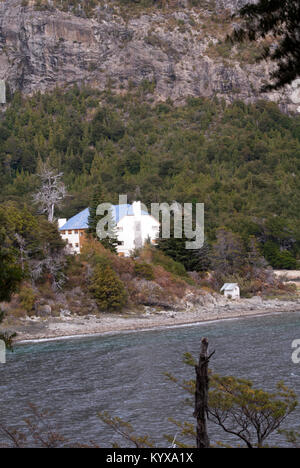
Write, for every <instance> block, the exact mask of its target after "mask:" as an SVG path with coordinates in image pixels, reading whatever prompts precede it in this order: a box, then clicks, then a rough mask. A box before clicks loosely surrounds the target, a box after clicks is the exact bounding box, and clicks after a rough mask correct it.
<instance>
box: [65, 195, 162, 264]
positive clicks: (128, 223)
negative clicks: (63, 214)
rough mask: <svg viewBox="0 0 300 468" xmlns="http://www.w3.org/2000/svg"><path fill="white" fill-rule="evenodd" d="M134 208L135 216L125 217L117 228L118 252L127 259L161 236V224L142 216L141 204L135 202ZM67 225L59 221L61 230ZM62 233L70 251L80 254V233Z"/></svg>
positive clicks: (69, 231) (151, 218)
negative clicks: (137, 249)
mask: <svg viewBox="0 0 300 468" xmlns="http://www.w3.org/2000/svg"><path fill="white" fill-rule="evenodd" d="M132 208H133V214H132V215H126V216H123V218H121V219H120V220H119V222H118V223H117V227H116V233H117V238H118V241H119V242H121V244H120V245H118V246H117V252H118V254H120V255H124V256H125V257H128V256H129V255H130V254H131V252H132V251H133V250H134V249H136V248H140V247H142V246H143V245H144V244H145V242H146V240H147V239H148V238H150V241H151V242H152V243H154V242H155V239H156V238H157V237H158V235H159V222H158V221H157V220H156V219H155V218H154V217H153V216H151V215H147V214H142V205H141V202H133V204H132ZM65 223H66V220H65V219H59V220H58V226H59V227H60V228H61V227H63V225H64V224H65ZM60 233H61V237H62V239H64V240H66V241H67V243H68V246H69V249H70V251H71V252H73V253H80V231H79V230H74V229H72V230H66V231H60Z"/></svg>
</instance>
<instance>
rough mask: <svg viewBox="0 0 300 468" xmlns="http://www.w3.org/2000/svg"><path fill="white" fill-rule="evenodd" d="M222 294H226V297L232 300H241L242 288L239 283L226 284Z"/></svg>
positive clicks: (221, 290)
mask: <svg viewBox="0 0 300 468" xmlns="http://www.w3.org/2000/svg"><path fill="white" fill-rule="evenodd" d="M220 292H224V296H225V297H228V298H230V299H239V298H240V288H239V285H238V284H237V283H225V284H223V286H222V288H221V289H220Z"/></svg>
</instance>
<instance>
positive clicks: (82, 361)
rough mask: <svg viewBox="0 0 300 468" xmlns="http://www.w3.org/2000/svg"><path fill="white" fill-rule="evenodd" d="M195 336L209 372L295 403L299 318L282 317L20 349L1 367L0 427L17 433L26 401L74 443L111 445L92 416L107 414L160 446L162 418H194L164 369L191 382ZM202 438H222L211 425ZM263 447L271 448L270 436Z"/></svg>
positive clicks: (299, 378)
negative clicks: (285, 391) (188, 358)
mask: <svg viewBox="0 0 300 468" xmlns="http://www.w3.org/2000/svg"><path fill="white" fill-rule="evenodd" d="M202 336H207V337H208V338H209V342H210V348H211V350H212V349H215V350H216V353H215V355H214V356H213V358H212V360H211V368H212V370H213V371H215V372H218V373H220V374H223V375H235V376H238V377H242V378H247V379H252V380H253V381H254V383H255V385H256V386H259V387H263V388H264V389H266V390H272V389H274V388H275V385H276V382H278V381H279V380H284V381H285V383H286V384H287V385H289V386H290V387H292V388H293V389H294V390H295V391H296V392H297V393H298V395H299V400H300V364H298V365H296V364H293V362H292V360H291V354H292V348H291V343H292V341H293V340H295V339H300V314H299V313H288V314H287V313H285V314H278V315H269V316H264V317H262V316H261V317H248V318H243V319H237V320H226V321H217V322H210V323H204V324H200V325H193V326H185V327H179V328H170V329H163V330H155V331H139V332H136V333H123V334H116V335H102V336H97V337H89V338H80V339H69V340H61V341H50V342H40V343H34V344H23V345H18V346H17V347H16V349H15V352H14V353H9V354H8V356H7V364H6V365H0V376H1V381H0V390H1V393H0V395H1V396H0V398H1V405H0V408H1V415H0V422H1V423H4V424H8V425H10V426H14V427H20V426H21V425H22V421H23V419H24V418H25V417H26V416H27V415H28V414H29V412H28V409H27V405H28V403H29V402H30V403H34V404H35V405H37V406H38V407H39V408H40V409H42V410H44V409H50V410H51V412H53V415H51V416H49V420H50V422H52V423H55V426H56V429H57V430H58V431H59V432H60V433H62V434H63V435H65V436H66V437H67V438H68V439H70V440H71V441H72V442H82V443H89V442H90V441H91V440H92V441H94V442H95V443H96V444H98V445H99V446H102V447H111V445H112V442H114V441H117V442H121V439H120V438H119V437H118V436H117V435H115V434H114V433H113V432H112V431H111V430H110V429H109V428H107V427H106V426H105V425H104V424H103V423H102V422H101V420H100V419H99V418H98V416H97V413H98V412H99V411H104V410H106V411H108V412H110V413H111V414H112V415H113V416H119V417H121V418H123V419H124V420H126V421H128V422H130V423H131V424H132V425H133V426H134V428H135V429H136V432H137V433H138V434H149V436H150V437H152V439H154V441H155V443H156V444H157V446H160V447H166V446H168V443H167V442H166V441H165V439H164V437H163V436H164V434H170V435H175V433H176V428H175V427H174V425H173V424H172V423H171V422H170V421H169V419H168V418H170V417H172V418H175V419H178V420H189V421H191V422H194V420H193V418H192V416H191V414H192V408H191V407H189V406H188V405H187V404H186V401H185V400H186V397H187V395H186V394H184V392H183V391H182V390H180V389H179V388H177V387H176V386H175V385H174V384H173V383H171V382H170V381H168V380H167V379H166V378H165V377H164V372H171V373H173V374H174V375H175V376H176V377H179V378H182V379H183V378H187V379H188V378H193V377H194V370H193V368H192V367H188V366H186V365H185V364H183V360H182V356H183V354H184V353H185V352H190V353H192V354H193V355H194V356H195V357H197V354H198V351H199V346H200V340H201V337H202ZM299 416H300V410H299V408H298V409H297V410H296V411H295V413H294V414H293V415H291V416H290V418H289V420H288V426H289V427H292V428H296V427H299V426H300V417H299ZM210 436H211V439H212V440H220V441H222V442H228V441H229V440H230V439H229V438H228V436H227V435H226V434H224V433H223V432H222V431H220V430H219V429H216V427H215V426H213V427H210ZM2 440H3V439H2ZM270 441H271V442H278V438H277V436H275V437H273V438H272V439H270ZM123 446H126V443H123Z"/></svg>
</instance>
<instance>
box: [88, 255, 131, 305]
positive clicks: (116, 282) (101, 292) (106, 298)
mask: <svg viewBox="0 0 300 468" xmlns="http://www.w3.org/2000/svg"><path fill="white" fill-rule="evenodd" d="M90 292H91V293H92V295H93V296H94V298H95V300H96V302H97V304H98V306H99V308H100V309H101V310H104V311H109V310H121V309H122V308H123V307H124V306H125V305H126V302H127V293H126V290H125V287H124V284H123V282H122V281H121V280H120V279H119V277H118V276H117V274H116V273H115V272H114V270H112V268H111V267H110V266H108V265H106V266H105V265H101V264H98V265H97V266H96V267H95V271H94V274H93V276H92V279H91V285H90Z"/></svg>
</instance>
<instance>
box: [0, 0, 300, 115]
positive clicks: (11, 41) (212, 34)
mask: <svg viewBox="0 0 300 468" xmlns="http://www.w3.org/2000/svg"><path fill="white" fill-rule="evenodd" d="M202 3H203V5H204V6H203V8H200V7H197V8H194V9H191V8H188V7H186V6H184V4H182V7H178V8H177V9H176V10H174V9H173V10H171V9H170V10H166V11H162V10H154V9H152V10H146V12H147V14H145V13H140V14H135V15H127V18H126V17H125V16H124V15H123V16H122V13H121V12H120V11H118V9H117V8H116V6H115V4H112V3H111V2H108V3H107V4H106V5H103V6H101V7H100V6H99V7H98V8H97V10H96V11H95V15H94V17H93V18H84V17H78V16H75V15H73V14H71V13H66V12H62V11H60V10H56V9H54V8H52V9H50V10H49V9H47V10H43V11H38V10H36V7H35V6H34V3H33V0H31V3H30V2H29V4H28V5H27V6H22V5H24V2H22V0H4V1H3V0H2V1H1V0H0V80H1V79H4V80H5V81H6V82H7V83H8V84H9V86H10V88H11V89H12V90H16V89H20V90H22V92H24V93H27V94H31V93H33V92H35V91H38V90H39V91H42V92H45V91H46V90H48V89H51V88H53V87H55V86H61V85H72V84H74V83H78V84H83V83H85V84H88V85H90V86H93V87H96V88H99V89H103V88H105V87H106V86H107V85H109V86H111V87H113V88H115V89H116V90H117V91H119V92H123V90H125V89H127V88H128V87H132V86H138V85H141V84H143V86H145V87H146V88H147V87H149V89H150V88H151V90H152V91H153V93H154V97H155V99H157V100H158V99H162V100H165V99H167V98H168V97H170V98H171V99H173V100H176V101H179V102H180V101H181V100H183V99H184V98H185V97H186V96H189V95H190V96H207V97H210V96H214V95H216V96H218V97H224V98H225V99H226V100H227V101H232V100H234V99H242V100H244V101H245V102H253V101H254V100H255V99H258V98H259V99H261V98H262V97H264V98H267V99H270V100H273V101H277V102H279V103H280V105H281V107H282V108H283V109H284V110H292V111H295V110H297V107H298V106H299V105H300V97H298V94H297V90H296V92H295V89H292V88H291V89H287V90H285V91H284V92H275V93H272V94H268V95H265V96H262V95H261V94H260V93H259V89H260V86H261V84H262V83H263V81H264V80H265V79H266V77H267V73H268V65H266V64H260V65H257V64H256V63H255V62H254V60H250V61H249V60H248V58H247V59H246V60H245V58H243V57H242V56H241V54H240V53H238V51H237V50H235V49H232V50H227V49H226V47H225V48H224V46H222V44H221V45H220V44H219V42H218V41H219V40H220V39H222V38H223V37H225V35H226V33H227V32H228V31H230V28H231V21H232V20H230V16H229V15H228V14H227V15H226V13H225V10H224V4H226V7H227V8H229V10H230V11H231V12H232V11H234V9H235V8H236V7H238V6H241V5H242V4H244V3H246V0H231V1H228V0H226V1H225V0H216V1H212V2H210V1H206V2H205V1H204V2H202ZM205 4H211V5H213V7H211V8H210V9H209V8H206V7H205ZM112 5H114V8H112ZM128 17H129V19H128ZM251 62H252V63H251ZM298 101H299V103H298Z"/></svg>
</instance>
